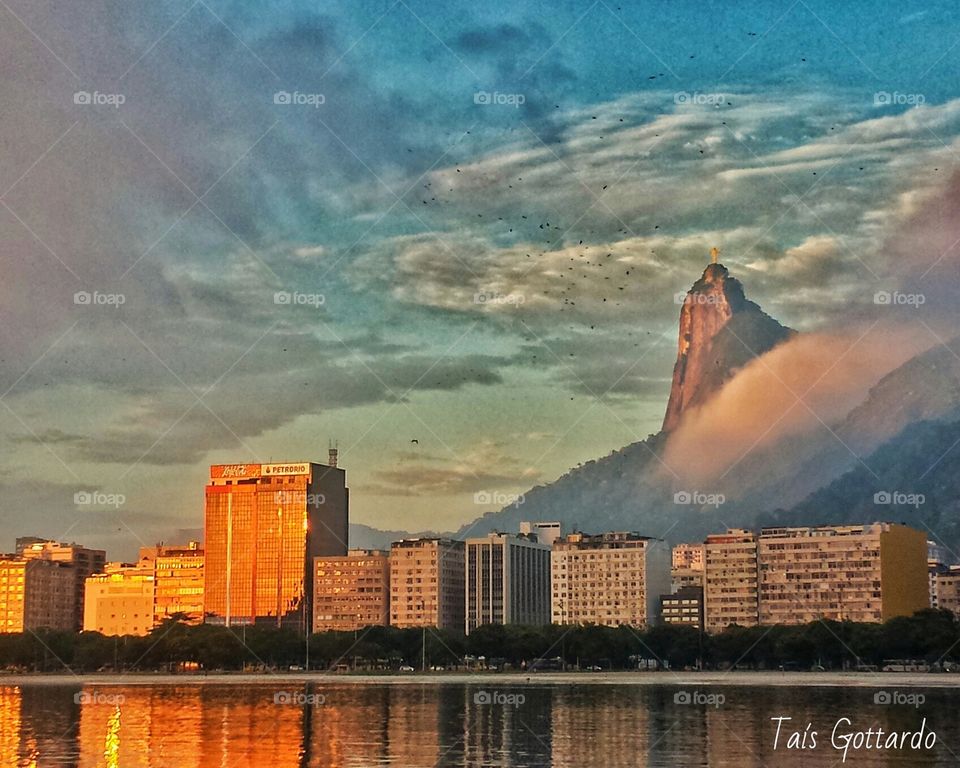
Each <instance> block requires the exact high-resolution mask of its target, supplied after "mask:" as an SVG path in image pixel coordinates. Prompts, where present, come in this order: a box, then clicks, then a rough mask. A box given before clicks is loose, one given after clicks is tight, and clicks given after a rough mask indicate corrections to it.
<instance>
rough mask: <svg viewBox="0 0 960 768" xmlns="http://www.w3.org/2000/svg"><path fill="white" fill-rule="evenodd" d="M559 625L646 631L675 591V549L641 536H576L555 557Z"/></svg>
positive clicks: (554, 595) (555, 615)
mask: <svg viewBox="0 0 960 768" xmlns="http://www.w3.org/2000/svg"><path fill="white" fill-rule="evenodd" d="M550 567H551V577H550V591H551V603H552V605H551V610H552V618H553V623H554V624H599V625H603V626H608V627H615V626H620V625H628V626H634V627H642V626H646V625H648V624H651V623H654V622H655V621H656V620H657V618H658V616H659V614H660V595H662V594H666V593H668V592H669V591H670V547H669V546H668V545H667V544H666V542H664V541H662V540H661V539H653V538H650V537H648V536H640V535H639V534H636V533H627V532H612V533H602V534H597V535H588V534H585V533H571V534H568V535H567V536H565V537H563V538H562V539H558V540H557V541H556V542H555V543H554V545H553V552H552V555H551V565H550Z"/></svg>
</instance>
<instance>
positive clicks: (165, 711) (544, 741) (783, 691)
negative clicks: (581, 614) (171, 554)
mask: <svg viewBox="0 0 960 768" xmlns="http://www.w3.org/2000/svg"><path fill="white" fill-rule="evenodd" d="M797 679H798V682H802V680H803V678H802V675H800V676H798V678H797ZM615 680H616V678H615V677H612V678H609V679H608V680H605V681H602V682H600V681H597V680H594V681H591V683H581V682H568V681H554V682H537V681H534V682H532V683H530V684H527V683H525V682H524V680H523V678H511V677H500V678H493V679H489V678H486V679H483V680H478V681H468V682H460V681H458V682H449V683H448V682H442V681H430V682H419V681H417V680H416V679H415V678H408V679H406V680H403V681H394V682H386V681H372V682H354V681H344V680H342V679H333V680H329V679H325V680H322V681H318V682H315V683H313V682H311V683H304V682H303V681H302V680H300V681H293V680H287V681H283V680H276V681H271V680H263V682H261V681H260V680H258V681H257V682H254V683H250V682H247V681H244V682H232V683H228V682H214V681H206V682H202V683H201V682H182V681H180V680H176V681H174V682H169V683H168V682H153V681H147V682H137V683H122V684H90V683H86V684H82V683H80V682H79V681H78V682H77V683H75V684H72V685H68V684H51V683H49V682H42V683H40V682H38V683H28V684H25V685H22V686H16V685H0V765H2V766H4V767H6V766H79V767H80V768H87V767H89V768H93V767H94V766H97V767H99V766H106V767H107V768H140V767H143V768H147V767H150V768H162V767H165V766H171V767H176V768H194V767H196V768H200V767H201V766H202V767H203V768H209V767H210V766H223V767H224V768H226V767H227V766H229V767H230V768H244V767H245V766H250V768H253V767H254V766H256V768H287V767H288V766H289V767H290V768H293V767H294V766H296V767H297V768H300V767H301V766H317V767H318V768H319V767H321V766H322V767H323V768H354V767H355V768H360V767H363V768H367V767H372V766H402V767H403V768H407V767H411V768H412V767H414V766H416V767H419V766H430V767H434V766H471V767H473V766H504V767H505V766H517V767H518V768H520V767H522V766H560V767H564V768H565V767H567V766H569V767H571V768H574V767H575V768H589V767H591V766H603V768H620V767H621V766H623V767H624V768H625V767H626V766H629V767H630V768H636V767H637V766H707V765H709V766H737V768H742V767H744V766H756V768H761V767H763V768H766V766H784V765H786V766H794V765H795V766H801V765H803V766H824V767H825V768H826V767H827V766H840V765H842V764H843V763H842V762H841V758H842V757H843V753H842V751H839V750H838V749H835V748H834V747H833V746H831V744H830V731H831V730H832V729H833V726H834V724H835V723H836V721H837V720H839V719H840V718H843V717H846V718H849V719H850V720H851V721H852V723H851V725H850V726H847V727H845V728H844V727H842V728H841V731H840V732H839V733H840V735H841V738H842V734H843V733H850V732H852V731H856V730H865V729H866V728H867V727H869V726H871V725H872V726H873V727H876V726H878V725H879V726H882V727H883V728H885V729H886V730H890V729H894V730H897V731H902V730H907V731H915V730H916V729H918V728H919V727H920V724H921V721H922V720H923V718H926V721H927V731H928V732H929V731H930V730H931V729H932V730H933V731H934V732H935V733H936V738H937V742H936V744H935V745H934V747H933V748H932V749H931V750H925V749H922V748H921V749H920V750H914V749H910V748H909V746H908V747H907V748H906V749H904V750H903V751H899V752H898V751H896V750H888V751H878V750H876V749H873V750H867V749H864V748H863V747H860V748H856V747H851V748H850V749H849V752H848V754H847V759H846V764H848V765H854V766H941V765H944V766H945V765H956V764H957V763H958V762H960V759H958V758H957V756H956V755H960V723H958V718H957V715H956V711H957V709H956V708H957V703H958V701H960V693H957V692H955V690H954V689H951V688H938V689H926V688H925V689H913V688H907V687H904V686H901V688H900V689H897V688H896V687H894V684H896V683H897V678H896V676H887V677H886V678H885V679H884V680H883V681H882V684H883V685H884V686H885V688H884V690H885V691H886V693H887V694H888V695H889V697H891V698H899V701H900V703H895V704H884V703H882V701H881V703H876V702H875V696H876V694H877V691H878V689H877V688H869V687H843V686H831V687H808V686H799V685H798V686H796V687H782V686H779V687H776V686H774V687H772V686H747V685H722V684H721V685H712V686H704V685H701V686H700V687H699V688H697V687H696V686H695V685H685V684H683V683H682V681H677V683H676V684H672V683H671V684H664V685H659V684H658V685H649V684H647V685H636V684H623V683H620V682H615ZM888 680H889V684H888ZM938 682H939V681H938ZM917 693H920V694H922V696H923V697H924V699H925V700H924V701H922V702H919V701H918V700H916V699H914V700H907V699H905V698H904V697H906V696H908V695H915V694H917ZM711 697H712V698H711ZM688 699H689V700H692V701H691V702H690V703H685V702H686V701H687V700H688ZM721 699H722V700H721ZM918 704H919V706H918ZM777 716H784V717H792V718H793V719H792V721H790V722H789V723H786V722H785V724H784V731H783V735H782V736H781V739H780V742H779V743H778V747H777V749H776V750H774V735H775V727H776V723H775V722H773V721H771V719H770V718H771V717H777ZM808 722H810V723H811V728H810V730H811V731H817V733H818V736H817V744H816V747H815V748H812V749H806V750H802V749H799V748H796V749H791V750H788V749H787V748H786V745H785V744H784V741H785V740H786V737H787V729H788V726H791V725H793V724H797V726H796V728H792V729H790V730H800V731H803V730H804V729H805V727H806V725H807V723H808ZM807 744H808V746H809V745H810V740H809V736H808V740H807ZM840 745H841V746H842V741H841V744H840ZM955 753H956V754H955Z"/></svg>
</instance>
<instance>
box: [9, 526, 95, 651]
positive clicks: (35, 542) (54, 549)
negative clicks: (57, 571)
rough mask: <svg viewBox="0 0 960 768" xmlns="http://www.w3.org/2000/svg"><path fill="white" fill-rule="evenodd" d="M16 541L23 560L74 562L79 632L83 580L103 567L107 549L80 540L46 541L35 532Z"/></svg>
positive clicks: (74, 626)
mask: <svg viewBox="0 0 960 768" xmlns="http://www.w3.org/2000/svg"><path fill="white" fill-rule="evenodd" d="M17 543H18V550H19V553H20V556H21V557H23V559H24V560H47V561H51V562H55V563H63V564H65V565H69V566H71V568H72V570H71V573H72V575H73V601H72V605H73V612H74V615H73V626H72V627H71V629H74V630H76V631H78V632H79V631H80V629H81V628H82V627H83V595H84V584H85V582H86V580H87V576H90V575H92V574H94V573H100V572H102V571H103V566H104V563H106V562H107V553H106V552H105V551H104V550H102V549H88V548H87V547H83V546H81V545H79V544H73V543H71V544H64V543H61V542H58V541H47V540H44V539H41V538H38V537H34V536H31V537H25V538H23V539H18V540H17ZM20 545H22V546H20Z"/></svg>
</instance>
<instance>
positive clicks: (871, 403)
mask: <svg viewBox="0 0 960 768" xmlns="http://www.w3.org/2000/svg"><path fill="white" fill-rule="evenodd" d="M957 419H960V337H957V338H954V339H953V340H952V341H950V342H948V343H947V344H937V345H936V346H933V347H931V348H930V349H928V350H926V351H925V352H922V353H920V354H919V355H916V356H915V357H913V358H911V359H910V360H908V361H907V362H905V363H904V364H903V365H901V366H899V367H898V368H895V369H894V370H893V371H891V372H890V373H888V374H887V375H886V376H884V377H883V378H881V379H880V381H878V382H877V383H876V384H875V385H874V386H873V387H871V389H870V391H869V392H868V394H867V397H866V399H865V400H864V401H863V402H862V403H861V404H860V405H858V406H857V407H856V408H854V409H853V410H852V411H850V413H849V414H847V416H846V417H845V418H844V419H843V420H842V421H841V422H839V423H838V424H834V425H832V426H831V431H826V430H824V431H822V432H820V433H819V434H818V436H816V437H815V438H809V439H808V440H807V444H806V445H805V446H803V447H802V448H799V449H798V448H797V447H796V446H793V447H794V449H795V451H794V453H795V454H799V455H802V456H804V458H803V459H802V460H800V461H797V463H796V466H797V468H796V469H795V470H794V471H792V472H790V473H789V474H781V473H777V477H776V478H775V480H773V481H772V483H771V484H770V485H763V484H758V485H756V486H755V487H754V488H753V490H752V492H751V493H749V494H747V495H746V496H745V498H744V500H743V501H744V504H745V505H746V506H750V507H753V508H757V509H762V508H769V507H770V506H771V505H770V501H769V500H770V499H771V498H775V499H777V504H778V505H780V506H784V507H788V506H792V505H794V504H798V503H799V502H801V501H802V500H803V499H805V498H806V497H807V496H809V495H810V494H811V493H813V492H814V491H816V490H817V489H819V488H821V487H823V486H824V485H826V484H827V483H829V482H830V481H832V480H834V479H835V478H837V477H839V476H840V475H842V474H844V473H845V472H846V471H847V470H849V469H852V468H853V467H855V466H857V464H858V462H859V460H860V459H861V458H862V457H865V456H867V455H869V454H870V453H872V452H873V451H874V450H876V449H877V448H879V447H880V446H881V445H883V444H884V443H885V442H887V441H888V440H890V439H892V438H893V437H895V436H896V435H898V434H900V433H901V432H902V431H903V430H904V429H906V428H907V427H908V426H909V425H911V424H914V423H916V422H921V421H943V422H949V421H954V420H957ZM771 450H772V451H776V450H777V448H776V447H774V448H773V449H771ZM752 461H753V463H754V464H755V465H758V466H764V465H766V466H767V467H769V466H771V465H772V463H773V460H772V458H771V457H770V456H767V455H764V452H757V455H756V456H754V457H752Z"/></svg>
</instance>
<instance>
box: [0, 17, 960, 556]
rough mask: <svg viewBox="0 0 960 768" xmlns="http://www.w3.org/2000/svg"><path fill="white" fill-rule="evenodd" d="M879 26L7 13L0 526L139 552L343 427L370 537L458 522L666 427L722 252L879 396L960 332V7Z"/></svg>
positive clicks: (847, 394)
mask: <svg viewBox="0 0 960 768" xmlns="http://www.w3.org/2000/svg"><path fill="white" fill-rule="evenodd" d="M871 7H872V5H871V4H869V3H859V2H858V3H853V4H850V5H848V6H845V7H842V8H836V7H833V6H832V5H831V4H827V3H816V2H811V3H807V2H802V3H798V4H794V5H792V6H790V5H787V4H779V3H775V2H767V3H761V4H753V5H751V7H750V8H749V9H746V8H744V9H734V8H730V9H726V10H725V12H724V14H723V17H722V19H720V20H718V19H717V18H715V15H714V14H711V13H704V12H703V9H702V8H701V6H700V4H697V3H693V2H686V3H680V4H671V7H670V8H669V9H666V8H658V7H656V6H650V7H644V6H642V5H630V4H625V5H623V6H616V5H613V4H609V3H606V2H597V3H593V4H592V5H590V4H587V5H585V6H584V5H581V4H578V3H573V2H562V3H558V4H557V6H556V8H555V9H554V10H553V11H552V12H551V13H550V14H546V15H545V14H542V13H540V12H539V11H538V9H537V8H535V7H532V6H530V5H528V4H525V3H520V4H505V3H494V4H492V5H490V6H487V7H484V8H477V7H475V6H473V5H464V6H462V7H460V6H451V7H449V8H445V9H444V10H443V11H442V12H440V11H438V10H437V9H436V8H433V7H430V6H428V5H427V4H424V3H418V2H399V3H389V2H361V3H355V2H352V3H345V2H333V3H330V4H328V6H327V7H326V9H325V13H324V15H320V14H319V13H318V12H316V11H315V10H312V9H311V8H309V7H307V6H306V5H304V4H302V3H299V2H292V1H291V2H286V3H283V4H281V6H278V7H277V8H276V12H275V13H274V14H271V16H270V17H269V18H260V17H259V16H258V15H257V14H256V13H254V12H253V11H252V10H251V9H250V8H248V7H246V6H245V5H244V4H241V3H237V2H227V1H226V0H223V1H222V2H216V3H210V4H206V3H200V4H197V3H193V4H191V3H189V2H186V0H184V1H183V2H180V3H174V4H170V5H167V6H164V7H162V8H160V7H157V8H151V9H147V10H145V11H144V12H143V14H142V15H141V16H140V17H139V23H138V25H136V26H135V27H130V26H126V25H123V24H119V23H118V22H117V17H116V15H115V14H117V13H118V12H119V11H118V10H117V7H116V5H115V3H113V2H109V1H108V0H102V1H101V2H98V3H95V4H94V5H92V6H90V7H89V8H85V9H84V10H83V11H82V12H81V11H79V10H76V9H66V10H63V11H62V12H59V13H56V14H54V13H51V12H50V11H49V10H47V9H46V8H44V7H41V6H31V5H29V4H24V3H13V4H12V5H10V7H8V8H4V9H3V14H4V16H5V17H7V18H8V19H9V20H10V23H9V24H6V25H4V27H3V29H2V31H0V41H2V43H3V45H2V46H0V50H3V54H0V56H2V57H3V58H2V60H3V62H4V64H5V70H6V71H9V72H10V73H11V77H9V78H7V79H5V81H4V83H3V84H2V86H0V87H2V89H3V96H4V101H5V103H9V104H14V105H21V107H22V108H21V109H15V110H11V111H10V120H9V121H6V122H5V124H4V126H3V128H0V131H2V134H0V138H2V139H3V140H4V142H5V145H6V146H9V147H11V155H10V160H11V162H10V164H9V166H8V169H7V171H6V173H5V174H3V178H2V179H0V193H2V196H0V201H2V203H3V205H2V207H0V237H2V239H3V241H4V243H5V245H6V246H7V247H6V248H5V256H4V257H3V268H4V272H5V275H6V279H5V281H4V287H3V288H2V289H0V290H2V294H0V296H2V303H0V306H2V307H3V312H4V315H3V323H2V325H3V328H4V330H3V336H2V338H3V357H4V365H3V371H2V374H0V392H2V393H3V396H2V398H0V403H2V404H3V405H4V406H5V407H4V408H2V409H0V433H2V434H3V435H4V436H5V438H6V439H5V440H4V441H3V443H2V444H0V451H2V453H0V463H2V464H3V466H4V467H5V468H6V470H7V472H6V473H5V479H4V482H3V491H4V493H3V497H4V499H5V502H6V504H7V507H6V508H5V514H4V515H3V516H2V517H0V538H4V537H5V538H6V539H8V540H12V539H13V537H14V525H15V522H14V521H15V520H16V519H17V518H18V514H19V512H20V511H21V510H24V509H30V510H31V512H32V516H33V518H34V520H35V525H34V527H36V528H38V529H42V530H43V531H44V532H46V533H47V535H50V536H53V537H55V538H57V539H75V540H88V539H91V537H92V536H93V535H94V534H95V533H96V535H97V536H98V537H100V538H101V540H102V541H103V545H104V546H107V547H108V548H109V549H111V550H114V551H123V552H125V553H128V556H129V557H130V558H132V556H133V553H134V552H135V551H136V549H137V548H138V547H139V546H142V545H144V544H152V543H154V542H156V541H158V540H171V539H172V538H177V537H179V538H188V536H187V535H183V534H180V533H178V532H180V531H184V530H187V529H190V528H195V526H193V525H191V523H190V521H191V520H193V519H194V518H195V516H196V511H197V510H198V509H199V507H200V505H201V501H200V499H199V498H198V496H197V495H196V493H195V491H194V490H193V489H195V488H196V487H197V484H198V483H199V481H200V480H202V479H203V477H204V475H205V472H206V467H207V466H208V465H210V464H214V463H223V462H226V461H236V460H243V461H250V462H258V463H267V462H270V461H271V460H273V459H284V458H286V457H289V456H296V455H313V456H315V455H317V454H318V453H322V452H323V450H325V449H326V447H327V445H328V444H329V443H330V442H332V441H335V442H337V443H338V444H339V446H340V449H341V452H342V464H343V466H344V467H348V468H349V469H350V471H351V473H352V476H353V478H354V486H353V487H354V490H355V491H356V494H357V504H356V506H355V509H354V515H353V518H354V520H355V521H356V522H358V523H364V524H367V525H372V526H376V527H378V528H382V529H390V530H394V529H402V530H408V531H420V530H428V529H431V530H436V531H451V530H456V529H457V528H458V527H459V526H460V525H462V524H465V523H467V522H469V521H471V520H473V519H475V518H477V517H478V516H479V515H481V514H482V513H484V512H487V511H491V510H494V509H496V507H497V504H496V502H495V501H492V502H490V503H483V501H480V502H479V503H478V501H477V497H476V494H478V493H481V492H486V494H487V496H486V497H484V498H490V499H498V498H502V497H505V496H510V495H516V494H522V493H524V492H525V491H526V490H528V489H529V488H531V487H532V486H534V485H536V484H538V483H542V482H549V481H552V480H554V479H555V478H557V477H558V476H559V475H561V474H562V473H563V472H565V471H566V470H567V469H569V468H571V467H575V466H577V465H578V464H580V463H583V462H587V461H590V460H593V459H595V458H596V457H598V456H604V455H607V454H608V453H609V452H610V451H611V450H615V449H618V448H620V447H622V446H624V445H628V444H631V443H634V442H636V441H638V440H640V439H642V438H644V437H646V435H647V434H649V433H651V432H655V431H656V429H657V428H658V425H659V423H660V420H661V418H662V414H663V408H664V405H665V402H666V397H667V393H668V391H669V377H670V373H671V363H672V359H673V355H674V342H675V329H676V315H677V305H676V304H675V303H674V300H673V297H674V296H675V294H676V293H677V292H678V291H683V290H686V288H687V287H688V286H689V285H690V283H691V282H692V281H693V280H694V279H695V278H696V276H697V275H698V274H699V272H700V271H701V270H702V268H703V266H704V264H705V262H706V260H707V258H708V253H709V251H710V248H711V247H714V246H716V247H719V248H720V251H721V260H722V261H723V262H724V263H725V264H726V265H727V266H729V267H730V268H731V270H733V271H734V273H735V274H737V275H738V276H739V277H740V279H742V280H743V281H744V283H745V284H746V285H747V286H748V288H749V291H750V293H751V296H752V297H753V298H754V299H756V300H757V301H759V302H760V303H761V304H762V305H763V306H764V308H765V309H766V310H767V311H770V312H771V313H773V314H774V315H775V316H776V317H778V318H779V319H780V320H782V321H783V322H784V323H785V324H786V325H788V326H789V327H791V328H794V329H797V330H800V331H803V332H806V333H807V334H808V336H807V339H808V342H807V344H808V345H810V346H813V347H814V348H816V349H820V350H824V351H825V354H826V355H827V356H828V360H826V361H825V360H823V359H822V355H821V356H820V357H816V356H815V358H814V362H819V363H821V365H820V366H819V368H818V367H817V366H816V365H814V366H813V368H814V370H816V371H817V372H818V374H819V372H823V371H825V370H826V369H827V368H828V367H831V368H832V364H833V363H834V362H838V363H839V362H841V361H842V363H843V364H842V365H838V366H837V368H836V369H835V370H830V371H829V375H825V377H824V379H823V380H822V381H820V380H819V379H818V380H817V381H816V382H813V381H806V380H802V381H801V382H800V385H801V386H805V385H806V384H811V385H812V384H816V387H815V389H814V391H813V392H812V393H811V398H812V399H813V400H814V409H815V410H816V411H817V414H818V415H819V414H820V413H821V412H825V413H826V415H827V416H830V415H832V413H833V412H832V411H830V408H829V407H828V406H829V405H831V404H832V403H834V402H839V403H844V404H847V405H849V404H851V403H854V402H856V399H857V397H858V396H860V395H862V394H863V393H864V392H865V391H866V389H867V388H868V387H869V386H870V385H871V384H872V383H874V382H876V380H878V379H879V377H880V376H882V375H883V374H884V373H886V372H888V371H889V370H891V369H892V368H894V367H895V366H896V365H899V364H900V363H902V362H903V361H904V360H905V359H907V358H908V357H909V356H910V355H911V354H914V353H916V352H919V351H921V350H923V349H925V348H927V347H932V346H936V345H938V344H939V343H941V341H942V340H944V339H948V338H950V336H951V335H952V327H953V325H952V322H953V318H952V311H953V310H952V307H953V303H954V302H953V298H954V296H955V295H956V291H957V279H956V275H955V266H956V259H957V258H958V257H957V254H956V252H955V251H954V250H953V249H952V244H953V243H954V241H955V240H956V239H957V236H958V235H960V232H957V231H956V224H955V222H953V221H952V220H951V217H950V215H949V214H950V211H951V209H952V207H953V206H955V204H956V200H957V189H958V186H957V182H956V181H955V177H954V171H955V170H956V146H957V136H958V135H960V92H958V89H957V87H956V86H955V85H954V82H955V79H954V78H951V77H950V76H949V73H950V72H952V66H953V63H952V57H951V54H950V51H951V50H952V48H951V46H952V42H953V40H954V39H956V38H957V37H960V20H958V19H957V17H956V14H955V12H954V10H953V8H952V6H950V5H949V4H947V3H933V4H927V3H924V4H920V3H906V4H904V5H902V6H901V7H900V8H899V9H898V14H897V15H896V16H895V17H888V16H886V15H885V14H877V13H872V12H871V11H870V9H871ZM877 40H881V41H882V42H883V45H880V46H878V45H876V44H875V43H876V41H877ZM931 41H932V42H931ZM600 51H602V52H603V55H598V52H600ZM438 69H440V70H442V71H443V73H444V77H442V78H438V77H436V72H437V71H438ZM80 201H82V202H80ZM606 254H609V255H610V256H609V259H610V261H609V263H610V264H611V266H610V267H609V268H608V267H606V266H604V264H605V263H606V262H605V260H604V258H603V257H605V256H606ZM595 256H596V258H595ZM571 267H574V268H573V269H572V270H571V269H570V268H571ZM605 270H606V271H605ZM568 272H569V273H572V274H570V275H568ZM607 277H610V278H611V279H610V280H607V279H606V278H607ZM878 291H885V292H887V293H888V294H893V295H895V294H896V293H897V292H898V291H899V292H900V293H901V294H904V295H916V294H917V293H920V294H922V295H923V296H924V301H925V304H924V307H923V310H922V316H921V318H922V323H921V322H914V320H915V319H916V317H915V316H904V315H903V313H894V312H889V311H886V309H885V308H884V307H881V306H877V305H876V304H875V303H874V296H875V294H876V293H877V292H878ZM905 320H906V322H905ZM891 338H892V339H893V340H894V343H890V341H889V339H891ZM854 342H856V346H857V350H856V354H854V355H851V356H848V357H844V355H843V354H842V353H843V351H844V350H846V349H847V348H848V347H850V346H851V345H852V344H853V343H854ZM793 352H795V353H796V355H797V356H799V359H800V360H808V359H809V358H808V356H809V353H810V349H809V347H808V346H803V345H802V344H801V345H799V346H798V347H791V348H789V349H788V350H787V351H786V352H785V353H784V354H785V356H787V357H788V358H789V357H790V354H791V353H793ZM791 359H793V358H791ZM853 369H855V370H856V372H857V373H858V374H860V375H859V376H858V377H857V381H856V383H855V385H850V384H849V382H850V374H851V370H853ZM814 378H816V376H814ZM784 408H785V406H784V405H782V404H780V403H776V404H774V406H773V407H771V409H770V410H769V411H763V412H762V414H761V416H758V419H762V420H763V425H762V426H758V427H757V428H756V432H755V434H759V433H762V432H763V428H765V427H766V426H770V425H772V424H775V423H776V424H779V426H778V427H777V429H775V430H774V431H773V433H772V435H773V436H777V435H779V434H780V432H779V429H780V427H781V426H784V425H789V426H790V428H791V429H797V430H799V431H801V432H803V431H804V430H807V431H809V430H810V429H812V428H819V422H817V420H816V419H815V418H814V416H812V415H810V414H801V415H802V417H803V419H802V421H801V423H800V424H799V425H798V424H797V423H795V421H794V420H793V417H795V416H796V414H793V416H792V417H791V419H789V420H785V421H784V422H783V423H782V424H780V422H778V421H777V417H778V416H780V415H781V414H782V413H783V411H784ZM753 437H754V435H753V434H751V435H747V436H742V437H741V443H738V445H737V448H738V449H740V448H744V449H745V448H746V447H748V446H749V445H750V443H751V441H752V439H753ZM667 460H668V461H672V459H670V458H669V457H668V459H667ZM121 498H122V503H118V502H119V500H120V499H121ZM77 499H80V501H77ZM84 499H86V500H84ZM653 533H656V534H659V533H662V531H654V532H653Z"/></svg>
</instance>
